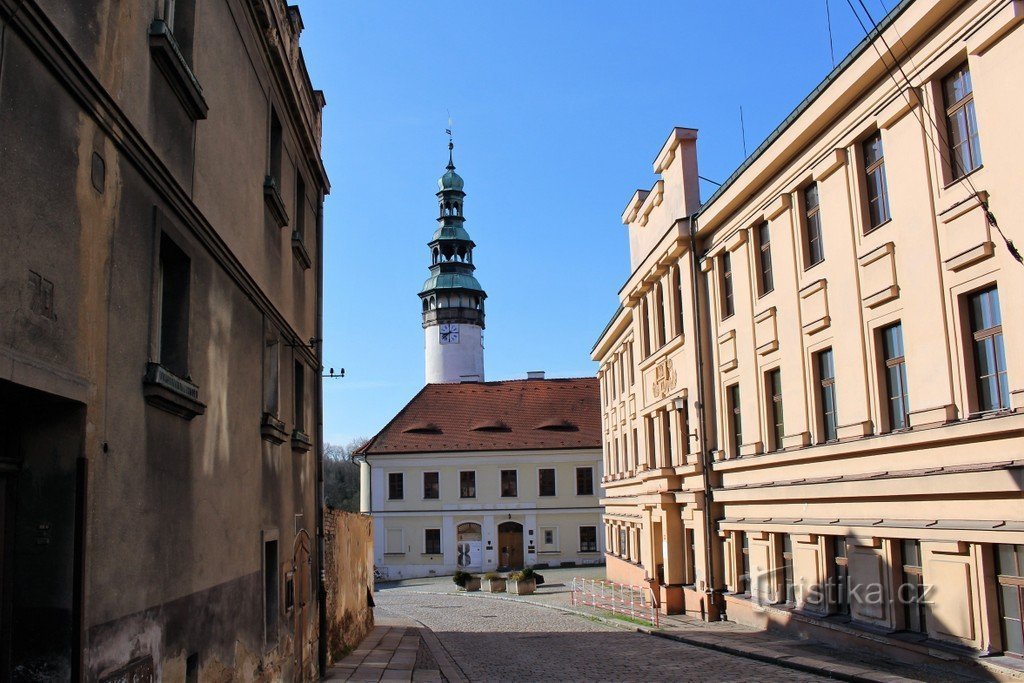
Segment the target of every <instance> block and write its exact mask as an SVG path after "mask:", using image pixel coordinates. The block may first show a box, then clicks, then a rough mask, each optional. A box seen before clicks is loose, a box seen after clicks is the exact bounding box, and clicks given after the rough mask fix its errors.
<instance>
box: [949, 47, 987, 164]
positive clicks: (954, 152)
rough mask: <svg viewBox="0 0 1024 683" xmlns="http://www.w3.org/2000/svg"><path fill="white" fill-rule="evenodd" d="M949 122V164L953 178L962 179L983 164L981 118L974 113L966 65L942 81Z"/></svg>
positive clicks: (968, 72) (969, 75)
mask: <svg viewBox="0 0 1024 683" xmlns="http://www.w3.org/2000/svg"><path fill="white" fill-rule="evenodd" d="M942 94H943V96H944V97H945V103H946V120H947V121H948V132H949V150H950V156H951V159H950V166H951V171H952V172H953V179H954V180H956V179H957V178H961V177H963V176H965V175H967V174H968V173H970V172H971V171H973V170H974V169H976V168H978V167H979V166H981V142H980V140H979V138H978V120H977V117H976V116H975V115H974V88H973V87H972V86H971V72H970V71H969V70H968V68H967V64H963V65H961V66H960V67H959V68H957V69H955V70H954V71H953V73H951V74H950V75H949V76H946V78H944V79H943V81H942Z"/></svg>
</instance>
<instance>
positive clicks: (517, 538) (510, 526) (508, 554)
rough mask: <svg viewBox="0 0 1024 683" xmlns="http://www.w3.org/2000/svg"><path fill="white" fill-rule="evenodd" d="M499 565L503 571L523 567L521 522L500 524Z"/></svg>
mask: <svg viewBox="0 0 1024 683" xmlns="http://www.w3.org/2000/svg"><path fill="white" fill-rule="evenodd" d="M498 565H499V566H498V569H500V570H501V571H508V570H509V569H522V567H523V525H522V524H520V523H519V522H502V523H501V524H499V525H498Z"/></svg>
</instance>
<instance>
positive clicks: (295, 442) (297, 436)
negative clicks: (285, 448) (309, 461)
mask: <svg viewBox="0 0 1024 683" xmlns="http://www.w3.org/2000/svg"><path fill="white" fill-rule="evenodd" d="M312 448H313V441H312V440H311V439H310V438H309V435H308V434H306V433H305V432H304V431H302V430H301V429H296V430H293V431H292V450H293V451H300V452H303V453H308V452H309V451H310V450H311V449H312Z"/></svg>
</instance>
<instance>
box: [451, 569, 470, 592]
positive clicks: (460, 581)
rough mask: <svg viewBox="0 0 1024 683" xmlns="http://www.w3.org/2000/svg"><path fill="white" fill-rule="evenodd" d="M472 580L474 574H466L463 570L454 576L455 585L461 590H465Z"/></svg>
mask: <svg viewBox="0 0 1024 683" xmlns="http://www.w3.org/2000/svg"><path fill="white" fill-rule="evenodd" d="M472 578H473V575H472V574H470V573H469V572H464V571H462V570H461V569H460V570H458V571H456V572H455V573H454V574H452V581H454V582H455V585H456V586H458V587H459V588H465V587H466V584H467V583H469V581H470V579H472Z"/></svg>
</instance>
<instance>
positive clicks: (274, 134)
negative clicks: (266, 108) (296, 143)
mask: <svg viewBox="0 0 1024 683" xmlns="http://www.w3.org/2000/svg"><path fill="white" fill-rule="evenodd" d="M282 139H283V135H282V130H281V120H280V119H279V118H277V112H276V111H275V110H274V108H273V107H271V108H270V149H269V150H268V152H267V156H268V157H269V159H268V160H267V161H268V163H269V164H270V167H269V168H268V169H267V170H268V175H269V176H270V179H271V180H272V181H273V183H274V187H276V188H278V189H280V188H281V146H282V144H283V142H282Z"/></svg>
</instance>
